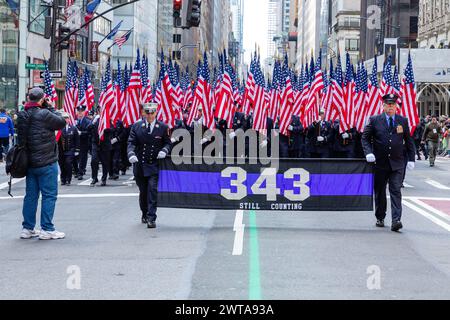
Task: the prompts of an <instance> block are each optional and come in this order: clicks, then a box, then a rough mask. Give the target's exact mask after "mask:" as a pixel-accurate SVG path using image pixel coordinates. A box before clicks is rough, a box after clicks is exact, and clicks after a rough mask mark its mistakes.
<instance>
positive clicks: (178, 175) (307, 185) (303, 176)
mask: <svg viewBox="0 0 450 320" xmlns="http://www.w3.org/2000/svg"><path fill="white" fill-rule="evenodd" d="M158 206H159V207H166V208H191V209H213V210H239V209H242V210H268V211H271V210H280V211H372V210H373V169H372V166H371V165H370V164H368V163H367V162H365V161H359V160H292V159H282V160H280V162H279V165H278V168H271V167H268V166H263V165H260V164H258V165H256V164H244V165H227V164H223V165H220V164H214V165H204V164H201V165H198V164H182V165H174V164H173V163H172V161H171V159H166V160H165V161H162V162H161V171H160V178H159V196H158Z"/></svg>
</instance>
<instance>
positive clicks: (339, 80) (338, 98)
mask: <svg viewBox="0 0 450 320" xmlns="http://www.w3.org/2000/svg"><path fill="white" fill-rule="evenodd" d="M331 82H332V86H333V109H335V110H336V111H337V112H338V114H339V119H340V122H339V129H340V132H341V133H344V132H345V131H347V130H350V125H349V123H348V122H347V116H346V109H345V102H344V89H343V83H344V80H343V73H342V64H341V57H340V56H338V60H337V66H336V73H335V78H334V79H332V81H331Z"/></svg>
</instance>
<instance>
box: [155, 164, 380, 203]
mask: <svg viewBox="0 0 450 320" xmlns="http://www.w3.org/2000/svg"><path fill="white" fill-rule="evenodd" d="M159 177H160V179H159V187H158V190H159V192H166V193H192V194H219V195H220V191H221V190H222V189H231V191H232V192H236V189H235V188H234V190H233V187H231V188H230V180H231V179H230V178H222V177H221V173H220V172H189V171H168V170H162V171H161V172H160V176H159ZM259 177H260V174H255V173H254V174H251V173H249V174H247V180H246V182H245V183H244V184H245V185H246V186H247V189H248V194H249V195H251V194H253V192H252V190H251V186H253V184H254V183H255V182H256V181H257V180H258V178H259ZM233 178H234V177H233ZM293 184H294V180H293V179H285V178H284V177H283V175H282V174H278V175H277V187H278V188H280V189H281V194H282V195H283V194H284V191H286V190H294V193H295V194H300V190H299V189H298V188H295V189H294V187H293ZM307 185H308V186H309V187H310V194H311V196H316V197H318V196H371V195H372V194H373V175H372V174H311V175H310V181H309V182H308V183H307Z"/></svg>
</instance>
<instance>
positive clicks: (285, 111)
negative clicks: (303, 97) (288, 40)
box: [280, 55, 294, 136]
mask: <svg viewBox="0 0 450 320" xmlns="http://www.w3.org/2000/svg"><path fill="white" fill-rule="evenodd" d="M282 72H283V80H282V85H283V89H282V90H281V101H280V133H281V134H283V135H285V136H287V135H288V134H289V132H288V127H289V125H290V124H291V119H292V114H293V105H294V91H293V89H292V82H291V74H290V70H289V65H288V57H287V55H286V56H285V58H284V65H283V71H282Z"/></svg>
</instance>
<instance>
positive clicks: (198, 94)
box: [186, 60, 203, 126]
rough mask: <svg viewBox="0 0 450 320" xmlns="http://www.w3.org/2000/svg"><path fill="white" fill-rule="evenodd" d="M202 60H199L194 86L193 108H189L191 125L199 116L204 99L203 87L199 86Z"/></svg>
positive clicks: (188, 121) (188, 123)
mask: <svg viewBox="0 0 450 320" xmlns="http://www.w3.org/2000/svg"><path fill="white" fill-rule="evenodd" d="M202 68H203V66H202V62H201V61H200V60H199V61H198V64H197V79H196V82H195V84H194V87H193V88H192V105H191V109H190V110H189V115H188V118H187V123H186V124H187V125H188V126H191V125H192V122H194V120H195V119H197V118H198V116H199V112H198V107H199V106H200V105H201V103H202V101H203V96H202V94H203V91H202V90H203V88H202V87H200V86H199V82H200V78H201V76H202Z"/></svg>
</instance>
